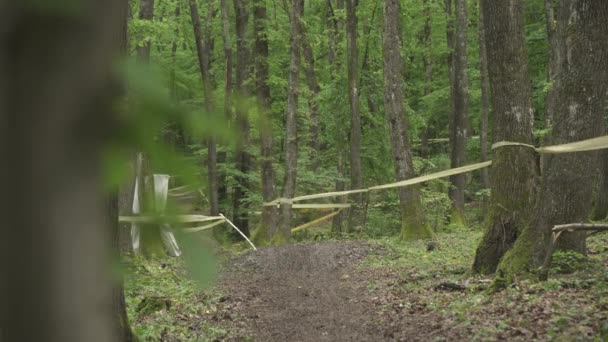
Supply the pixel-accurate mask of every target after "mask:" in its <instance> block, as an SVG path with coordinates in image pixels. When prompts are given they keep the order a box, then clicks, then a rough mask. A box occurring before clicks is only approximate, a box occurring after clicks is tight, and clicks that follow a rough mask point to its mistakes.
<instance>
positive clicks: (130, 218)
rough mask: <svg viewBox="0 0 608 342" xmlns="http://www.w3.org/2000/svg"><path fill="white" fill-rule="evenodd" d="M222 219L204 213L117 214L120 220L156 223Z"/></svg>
mask: <svg viewBox="0 0 608 342" xmlns="http://www.w3.org/2000/svg"><path fill="white" fill-rule="evenodd" d="M220 219H222V217H221V216H204V215H176V216H146V215H138V216H119V217H118V220H119V221H120V222H129V223H158V222H167V221H168V222H180V223H194V222H206V221H215V220H220Z"/></svg>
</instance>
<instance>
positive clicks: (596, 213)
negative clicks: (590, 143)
mask: <svg viewBox="0 0 608 342" xmlns="http://www.w3.org/2000/svg"><path fill="white" fill-rule="evenodd" d="M599 171H600V184H599V188H598V190H597V195H596V198H595V208H594V210H593V219H594V220H596V221H599V220H603V219H605V218H606V216H607V215H608V151H601V152H600V166H599Z"/></svg>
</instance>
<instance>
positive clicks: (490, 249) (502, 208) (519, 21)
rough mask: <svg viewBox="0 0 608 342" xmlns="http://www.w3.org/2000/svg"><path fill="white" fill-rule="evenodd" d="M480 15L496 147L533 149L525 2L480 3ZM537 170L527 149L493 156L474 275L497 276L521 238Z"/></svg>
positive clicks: (505, 150) (488, 0) (487, 0)
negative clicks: (506, 143) (507, 143)
mask: <svg viewBox="0 0 608 342" xmlns="http://www.w3.org/2000/svg"><path fill="white" fill-rule="evenodd" d="M482 11H483V21H484V22H483V24H484V29H485V42H486V51H487V58H488V75H489V80H490V91H491V101H492V108H493V119H494V120H493V123H494V126H493V138H494V141H495V142H499V141H512V142H520V143H524V144H530V145H531V144H533V136H532V127H533V122H534V118H533V111H532V91H531V88H530V77H529V74H528V56H527V51H526V47H525V32H524V8H523V0H506V1H493V0H482ZM535 170H536V155H535V152H534V150H532V149H530V148H528V147H523V146H507V147H502V148H499V149H497V150H495V151H494V152H493V162H492V177H491V180H490V182H491V185H492V194H491V197H490V207H489V212H488V218H487V220H486V222H487V223H486V227H485V233H484V236H483V238H482V241H481V242H480V244H479V247H478V248H477V252H476V255H475V262H474V264H473V270H474V271H476V272H480V273H492V272H494V271H495V270H496V267H497V266H498V263H499V262H500V260H501V258H502V257H503V255H504V254H505V253H506V252H507V251H508V250H509V249H510V248H511V247H512V246H513V243H514V242H515V239H516V238H517V237H518V236H519V235H520V234H521V232H522V230H523V228H524V226H525V225H526V224H527V222H528V220H529V219H530V215H531V213H532V210H533V207H534V203H535V198H536V197H535V195H536V172H535Z"/></svg>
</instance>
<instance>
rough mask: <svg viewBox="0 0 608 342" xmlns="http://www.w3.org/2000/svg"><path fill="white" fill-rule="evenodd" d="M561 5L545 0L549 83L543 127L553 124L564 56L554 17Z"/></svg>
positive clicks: (562, 40) (559, 2)
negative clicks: (558, 78) (558, 77)
mask: <svg viewBox="0 0 608 342" xmlns="http://www.w3.org/2000/svg"><path fill="white" fill-rule="evenodd" d="M561 6H562V4H561V1H558V2H557V3H554V1H553V0H545V19H546V21H547V24H546V26H547V41H548V43H549V65H548V68H547V76H548V81H549V82H550V83H551V87H550V88H549V92H548V94H547V100H546V105H545V107H546V108H545V127H551V125H552V124H553V115H554V113H555V110H556V105H557V102H556V101H557V100H558V99H557V92H556V90H557V81H558V80H557V76H558V74H559V68H560V66H561V65H562V62H561V61H562V59H563V56H564V53H565V51H564V48H565V46H564V39H563V37H560V36H559V35H558V33H557V30H558V21H557V17H556V14H555V13H556V9H557V11H559V8H560V7H561Z"/></svg>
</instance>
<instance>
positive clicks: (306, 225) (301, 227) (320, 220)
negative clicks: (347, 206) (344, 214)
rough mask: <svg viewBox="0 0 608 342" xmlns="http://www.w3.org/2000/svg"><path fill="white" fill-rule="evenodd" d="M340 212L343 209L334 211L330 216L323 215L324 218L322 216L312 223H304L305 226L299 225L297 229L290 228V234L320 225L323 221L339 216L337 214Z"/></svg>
mask: <svg viewBox="0 0 608 342" xmlns="http://www.w3.org/2000/svg"><path fill="white" fill-rule="evenodd" d="M342 210H343V209H340V210H338V211H336V212H333V213H331V214H329V215H325V216H323V217H319V218H318V219H316V220H313V221H310V222H308V223H305V224H303V225H299V226H297V227H294V228H291V232H292V233H293V232H297V231H300V230H303V229H306V228H308V227H310V226H314V225H315V224H317V223H321V222H323V221H325V220H328V219H330V218H332V217H334V216H336V215H338V214H339V213H340V212H341V211H342Z"/></svg>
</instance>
